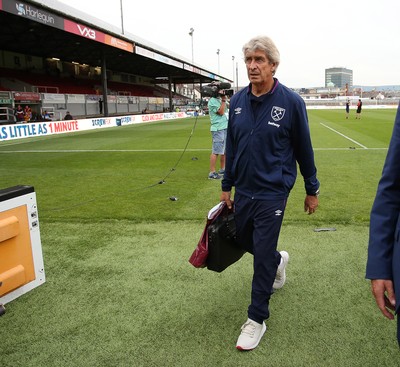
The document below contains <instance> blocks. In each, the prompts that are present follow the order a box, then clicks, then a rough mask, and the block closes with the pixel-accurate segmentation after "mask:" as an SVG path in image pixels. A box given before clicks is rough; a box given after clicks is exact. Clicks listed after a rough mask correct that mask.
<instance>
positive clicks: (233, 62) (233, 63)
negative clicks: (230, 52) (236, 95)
mask: <svg viewBox="0 0 400 367" xmlns="http://www.w3.org/2000/svg"><path fill="white" fill-rule="evenodd" d="M232 71H233V78H232V80H233V85H235V56H232Z"/></svg>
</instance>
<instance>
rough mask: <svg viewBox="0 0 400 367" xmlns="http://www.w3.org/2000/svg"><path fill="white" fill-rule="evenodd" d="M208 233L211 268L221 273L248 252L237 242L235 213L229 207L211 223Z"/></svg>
mask: <svg viewBox="0 0 400 367" xmlns="http://www.w3.org/2000/svg"><path fill="white" fill-rule="evenodd" d="M207 235H208V257H207V269H209V270H213V271H216V272H218V273H220V272H222V271H224V270H225V269H226V268H227V267H228V266H230V265H232V264H233V263H235V262H236V261H238V260H239V259H240V258H241V257H242V256H243V254H244V253H245V252H246V250H244V249H243V248H241V247H240V246H239V245H238V244H237V242H236V225H235V214H234V213H233V212H232V210H229V209H228V207H225V208H224V209H223V211H222V213H221V214H220V215H219V216H218V217H217V218H216V219H215V220H214V222H213V223H212V224H210V225H209V227H208V229H207Z"/></svg>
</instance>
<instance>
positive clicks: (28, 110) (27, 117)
mask: <svg viewBox="0 0 400 367" xmlns="http://www.w3.org/2000/svg"><path fill="white" fill-rule="evenodd" d="M31 118H32V109H31V108H30V106H28V105H26V106H25V108H24V120H25V122H29V121H30V120H31Z"/></svg>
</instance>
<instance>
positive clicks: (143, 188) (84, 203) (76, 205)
mask: <svg viewBox="0 0 400 367" xmlns="http://www.w3.org/2000/svg"><path fill="white" fill-rule="evenodd" d="M200 107H201V100H200V104H199V108H200ZM197 120H198V115H196V118H195V120H194V124H193V127H192V130H191V132H190V134H189V137H188V139H187V141H186V144H185V147H184V148H183V150H182V153H181V155H180V156H179V158H178V159H177V161H176V162H175V164H174V165H173V167H172V168H171V169H170V170H169V171H168V173H167V174H166V175H165V176H164V177H163V178H162V179H161V180H158V181H157V183H154V184H151V185H148V186H144V187H139V188H135V189H130V190H125V191H124V192H121V193H114V194H113V195H110V194H109V193H107V194H105V195H100V196H96V197H94V198H91V199H88V200H84V201H81V202H79V203H76V204H72V205H69V206H63V207H59V208H51V209H48V210H46V209H45V210H43V211H42V212H45V213H46V212H60V211H65V210H69V209H74V208H77V207H81V206H85V205H88V204H90V203H93V202H94V201H96V200H99V199H104V198H105V197H111V196H122V195H125V194H126V193H129V192H136V191H141V190H147V189H151V188H153V187H155V186H158V185H161V184H164V183H166V179H167V178H168V177H169V176H170V175H171V173H172V172H175V171H176V168H177V167H178V165H179V163H180V162H181V160H182V158H183V156H184V154H185V153H186V151H187V148H188V146H189V143H190V140H191V139H192V136H193V134H194V132H195V130H196V126H197ZM171 200H172V199H171ZM176 200H177V199H176ZM176 200H173V201H176Z"/></svg>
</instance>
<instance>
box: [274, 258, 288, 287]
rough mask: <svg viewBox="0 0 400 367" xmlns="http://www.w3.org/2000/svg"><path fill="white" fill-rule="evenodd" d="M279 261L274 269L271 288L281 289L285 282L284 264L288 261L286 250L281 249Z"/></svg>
mask: <svg viewBox="0 0 400 367" xmlns="http://www.w3.org/2000/svg"><path fill="white" fill-rule="evenodd" d="M280 254H281V262H280V264H279V266H278V270H277V271H276V276H275V281H274V285H273V286H272V288H273V289H281V288H282V287H283V285H284V284H285V282H286V266H287V264H288V262H289V254H288V253H287V252H286V251H281V252H280Z"/></svg>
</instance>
